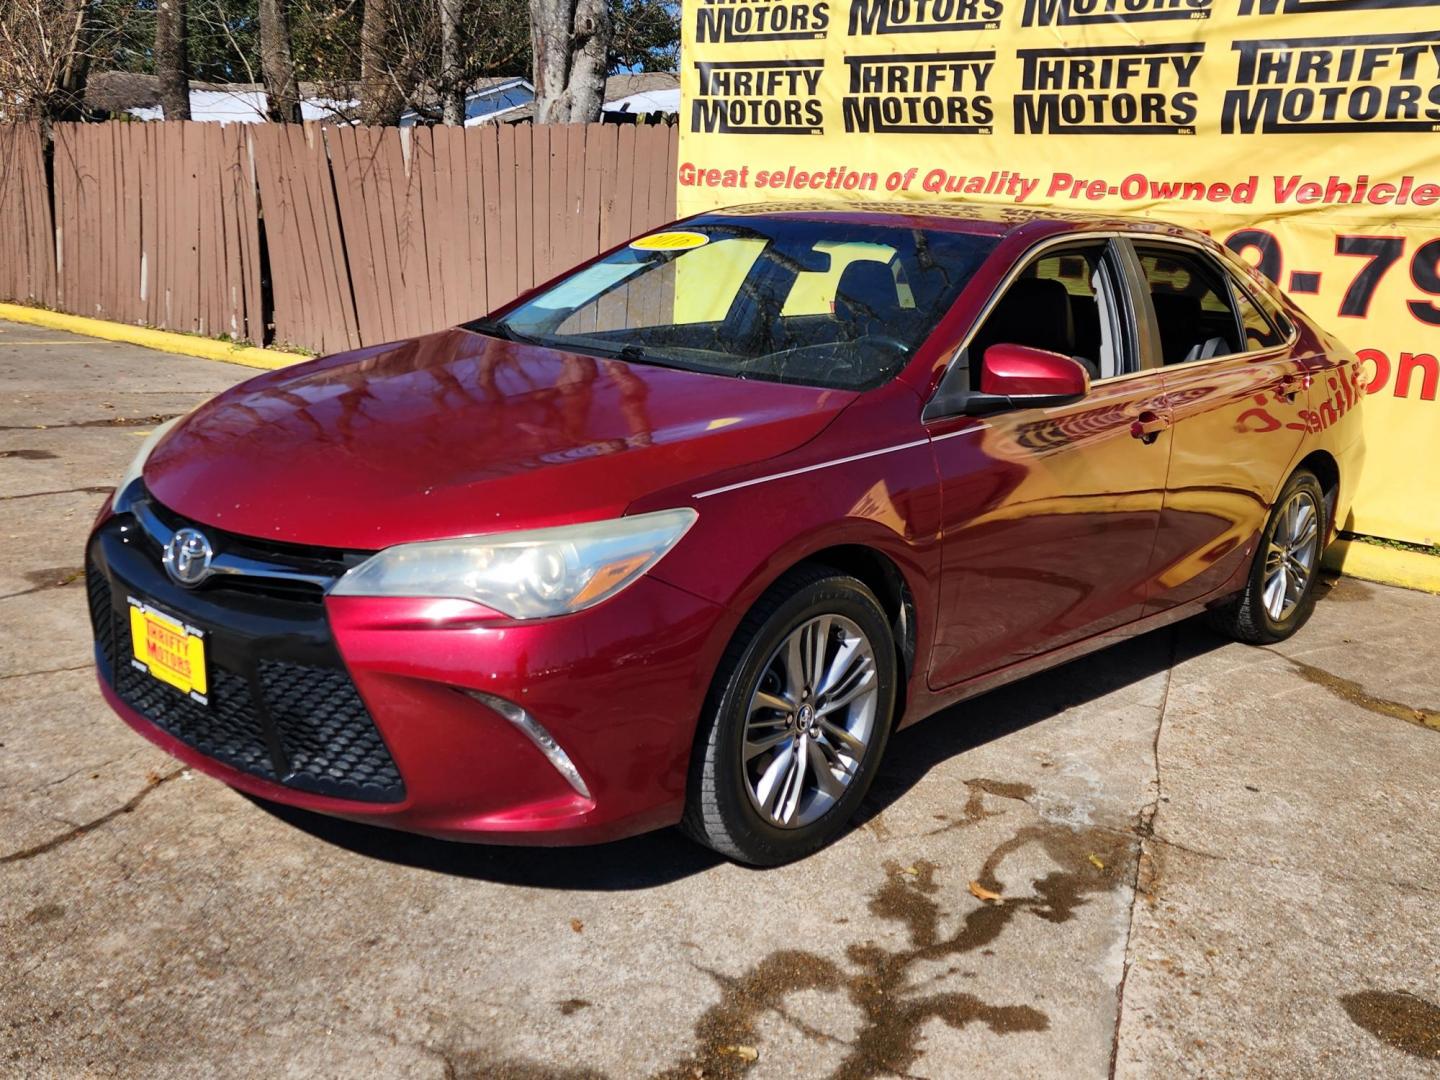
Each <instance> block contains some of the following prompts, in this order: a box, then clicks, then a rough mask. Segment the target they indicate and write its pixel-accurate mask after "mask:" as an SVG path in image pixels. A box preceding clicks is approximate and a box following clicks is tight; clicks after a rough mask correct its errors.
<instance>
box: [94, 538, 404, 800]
mask: <svg viewBox="0 0 1440 1080" xmlns="http://www.w3.org/2000/svg"><path fill="white" fill-rule="evenodd" d="M86 585H87V588H88V591H89V599H90V613H91V619H92V621H93V623H94V628H95V641H96V646H97V651H98V653H99V654H100V655H99V659H101V660H102V661H103V665H104V668H105V672H106V674H107V676H108V677H109V680H110V683H111V685H112V686H113V687H114V689H115V693H116V694H117V695H118V696H119V697H120V699H121V700H122V701H124V702H125V704H127V705H129V706H130V707H131V708H132V709H134V710H135V711H136V712H138V713H140V715H142V716H144V717H145V718H146V719H147V720H149V721H150V722H151V723H153V724H154V725H155V726H156V727H158V728H160V729H161V730H162V731H165V732H166V733H167V734H170V735H172V736H174V737H175V738H177V739H179V740H180V741H181V742H183V743H185V744H186V745H187V746H192V747H194V748H195V749H196V750H198V751H200V752H201V753H202V754H205V755H206V756H207V757H212V758H214V759H215V760H217V761H220V762H223V763H225V764H226V765H229V766H231V767H232V768H235V769H239V770H241V771H243V772H247V773H249V774H251V775H252V776H258V777H261V778H262V779H265V780H270V781H276V782H279V783H282V784H285V785H286V786H288V787H293V788H296V789H297V790H301V791H309V792H313V793H315V794H318V795H328V796H332V797H334V798H342V799H354V800H357V801H362V802H399V801H400V800H402V799H403V798H404V797H405V785H404V783H403V781H402V780H401V778H400V772H399V770H398V769H397V768H396V766H395V762H394V759H393V758H391V756H390V752H389V750H388V749H387V748H386V746H385V742H384V740H383V739H382V738H381V735H380V731H379V729H378V728H377V727H376V726H375V722H374V720H372V719H371V717H370V713H369V711H368V710H367V709H366V708H365V703H364V702H363V701H362V700H361V699H360V694H359V692H358V691H357V690H356V689H355V684H354V683H353V682H352V681H351V679H350V676H349V674H348V673H347V672H346V671H345V670H344V669H343V668H340V667H333V666H321V665H315V664H302V663H294V662H291V661H287V660H279V659H272V658H260V659H258V660H255V661H253V662H252V663H249V664H246V665H243V666H244V667H245V668H246V670H242V671H235V670H230V669H228V668H226V667H222V666H220V665H218V664H215V663H213V662H212V663H211V664H210V671H209V676H210V678H209V687H208V690H209V693H208V694H207V695H206V697H207V698H208V700H209V704H208V705H202V704H200V703H199V702H198V701H195V700H194V699H192V698H189V697H187V696H185V695H183V694H181V693H180V692H179V691H177V690H174V689H172V688H171V687H169V686H166V685H165V684H164V683H161V682H160V681H159V680H157V679H154V678H152V677H151V676H150V675H148V674H146V673H144V672H142V671H139V670H138V669H136V668H135V667H134V666H133V664H132V663H131V660H130V651H129V648H128V646H127V643H128V642H129V640H130V627H129V623H128V621H127V615H126V613H125V611H124V610H117V609H116V608H115V606H114V602H113V598H112V596H111V590H110V586H109V584H108V582H107V581H106V579H105V576H104V575H103V574H102V573H101V572H100V571H99V570H98V569H96V568H95V567H94V566H91V567H90V568H89V570H88V571H87V575H86Z"/></svg>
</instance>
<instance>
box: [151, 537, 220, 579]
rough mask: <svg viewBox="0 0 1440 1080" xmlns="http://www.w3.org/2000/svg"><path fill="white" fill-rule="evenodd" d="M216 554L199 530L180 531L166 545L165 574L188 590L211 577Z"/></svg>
mask: <svg viewBox="0 0 1440 1080" xmlns="http://www.w3.org/2000/svg"><path fill="white" fill-rule="evenodd" d="M214 555H215V552H214V550H213V549H212V548H211V547H210V540H209V539H208V538H207V537H206V536H205V534H204V533H202V532H201V531H200V530H199V529H180V530H179V531H178V532H176V533H175V535H174V536H172V537H171V538H170V542H169V543H168V544H166V545H165V559H164V561H165V572H166V573H167V574H169V575H170V576H171V577H172V578H174V579H175V580H176V581H177V582H179V583H180V584H181V585H184V586H185V587H186V588H187V589H188V588H193V587H194V586H196V585H199V584H200V583H201V582H202V581H204V580H205V579H206V578H207V577H209V576H210V560H211V559H212V558H213V557H214Z"/></svg>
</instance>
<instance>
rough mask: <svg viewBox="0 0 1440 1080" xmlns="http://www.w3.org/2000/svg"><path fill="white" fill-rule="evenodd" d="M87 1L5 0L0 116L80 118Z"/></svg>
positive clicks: (88, 38) (0, 15)
mask: <svg viewBox="0 0 1440 1080" xmlns="http://www.w3.org/2000/svg"><path fill="white" fill-rule="evenodd" d="M94 12H95V9H94V6H93V5H92V4H91V3H89V2H88V0H7V3H6V4H5V5H4V6H3V8H0V120H9V119H26V118H29V119H38V120H41V121H43V122H44V123H46V124H49V123H52V122H54V121H56V120H80V119H82V118H83V117H84V113H85V84H86V80H87V79H88V77H89V73H90V58H91V57H90V49H91V46H92V44H93V42H92V38H93V36H94V29H95V27H94Z"/></svg>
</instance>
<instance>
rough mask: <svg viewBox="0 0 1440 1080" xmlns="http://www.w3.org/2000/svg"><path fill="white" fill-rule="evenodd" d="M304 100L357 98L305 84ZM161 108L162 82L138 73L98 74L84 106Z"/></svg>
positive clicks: (234, 87) (342, 88)
mask: <svg viewBox="0 0 1440 1080" xmlns="http://www.w3.org/2000/svg"><path fill="white" fill-rule="evenodd" d="M264 89H265V87H264V86H263V85H261V84H260V83H238V82H237V83H211V82H199V81H198V80H195V79H191V80H190V90H191V92H192V93H193V92H195V91H197V90H200V91H209V92H213V93H217V94H236V95H243V94H256V93H261V92H263V91H264ZM300 96H301V97H302V98H315V99H317V100H321V99H325V100H329V99H336V98H348V97H354V96H355V87H353V86H350V85H348V84H338V85H337V84H331V83H313V82H302V83H301V84H300ZM159 104H160V79H159V77H158V76H155V75H145V74H142V73H141V72H138V71H97V72H95V73H94V74H93V75H91V76H90V78H89V79H88V80H87V81H86V84H85V105H86V107H87V108H90V109H94V110H96V111H97V112H108V113H122V112H125V111H127V110H129V109H152V108H156V107H158V106H159Z"/></svg>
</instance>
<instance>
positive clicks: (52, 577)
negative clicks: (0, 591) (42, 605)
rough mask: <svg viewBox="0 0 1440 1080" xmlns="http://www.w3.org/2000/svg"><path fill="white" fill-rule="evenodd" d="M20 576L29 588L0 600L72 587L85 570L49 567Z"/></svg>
mask: <svg viewBox="0 0 1440 1080" xmlns="http://www.w3.org/2000/svg"><path fill="white" fill-rule="evenodd" d="M22 576H23V577H24V578H25V580H26V581H28V582H29V583H30V588H28V589H20V590H19V591H17V592H13V593H5V594H4V595H3V596H0V600H11V599H13V598H14V597H17V596H29V595H30V594H31V593H37V592H44V591H45V590H46V589H63V588H64V587H65V586H66V585H72V584H74V583H75V582H77V581H79V580H80V579H81V578H83V577H84V576H85V568H84V567H83V566H49V567H46V568H45V569H44V570H27V571H26V572H25V573H24V574H23V575H22Z"/></svg>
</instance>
